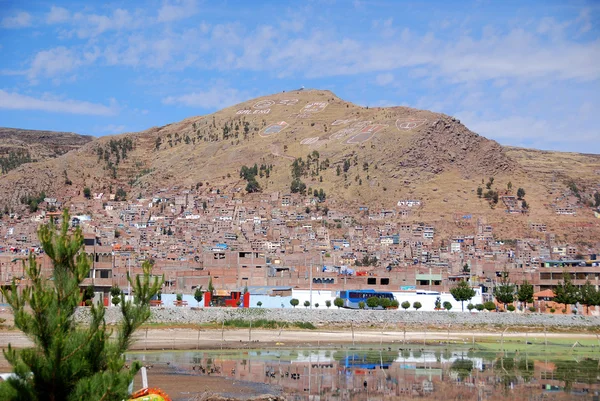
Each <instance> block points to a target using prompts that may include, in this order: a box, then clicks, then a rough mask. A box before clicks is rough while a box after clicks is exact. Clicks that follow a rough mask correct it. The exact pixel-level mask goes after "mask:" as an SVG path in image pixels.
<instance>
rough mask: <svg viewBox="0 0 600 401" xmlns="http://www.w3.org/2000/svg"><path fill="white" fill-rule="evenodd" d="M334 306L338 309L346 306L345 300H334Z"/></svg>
mask: <svg viewBox="0 0 600 401" xmlns="http://www.w3.org/2000/svg"><path fill="white" fill-rule="evenodd" d="M333 304H334V305H335V306H337V307H338V309H339V308H341V307H342V306H344V300H343V299H342V298H339V297H338V298H336V299H334V300H333Z"/></svg>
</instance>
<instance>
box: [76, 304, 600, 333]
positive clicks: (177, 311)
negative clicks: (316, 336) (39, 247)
mask: <svg viewBox="0 0 600 401" xmlns="http://www.w3.org/2000/svg"><path fill="white" fill-rule="evenodd" d="M88 317H89V310H88V309H87V308H79V309H78V310H77V313H76V319H77V320H78V321H80V322H83V321H87V319H88ZM119 319H120V310H119V309H118V308H108V309H107V311H106V321H107V323H109V324H114V323H116V322H117V321H118V320H119ZM232 319H243V320H258V319H266V320H275V321H278V322H288V323H293V322H303V323H311V324H313V325H315V326H317V327H347V326H350V325H354V326H356V327H383V326H384V325H386V324H387V325H388V326H393V325H399V326H409V327H415V328H419V327H421V326H447V325H452V326H454V327H457V326H470V327H471V326H496V327H497V326H507V327H511V326H517V327H527V326H534V327H541V326H546V327H549V328H577V327H579V328H584V329H586V330H589V329H593V328H594V327H597V328H598V329H599V330H600V317H597V316H581V315H563V314H554V315H549V314H539V313H516V312H508V313H490V312H474V313H470V312H446V311H437V312H419V311H404V310H346V309H337V308H331V309H305V308H295V309H293V308H286V309H260V308H252V309H234V308H152V316H151V318H150V320H149V322H150V323H163V324H172V325H185V324H208V323H221V322H223V321H224V320H232Z"/></svg>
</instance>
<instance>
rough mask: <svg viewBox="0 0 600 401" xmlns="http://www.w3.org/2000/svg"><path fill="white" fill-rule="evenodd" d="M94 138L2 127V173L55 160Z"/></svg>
mask: <svg viewBox="0 0 600 401" xmlns="http://www.w3.org/2000/svg"><path fill="white" fill-rule="evenodd" d="M92 140H93V137H91V136H86V135H78V134H73V133H70V132H54V131H37V130H26V129H19V128H6V127H0V165H1V167H2V172H3V173H5V172H7V171H8V170H12V169H14V168H16V167H18V166H19V165H21V164H24V163H28V162H31V161H40V160H45V159H48V158H55V157H58V156H61V155H64V154H65V153H67V152H69V151H71V150H74V149H78V148H79V147H81V146H83V145H85V144H86V143H88V142H90V141H92Z"/></svg>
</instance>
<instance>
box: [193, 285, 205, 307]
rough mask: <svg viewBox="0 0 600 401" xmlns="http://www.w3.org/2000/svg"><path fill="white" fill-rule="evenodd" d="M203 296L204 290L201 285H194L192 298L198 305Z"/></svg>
mask: <svg viewBox="0 0 600 401" xmlns="http://www.w3.org/2000/svg"><path fill="white" fill-rule="evenodd" d="M203 297H204V292H203V291H202V286H200V287H196V291H194V299H195V300H196V302H198V306H200V301H202V298H203Z"/></svg>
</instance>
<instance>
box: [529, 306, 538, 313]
mask: <svg viewBox="0 0 600 401" xmlns="http://www.w3.org/2000/svg"><path fill="white" fill-rule="evenodd" d="M528 309H529V312H535V311H536V310H535V306H530V307H529V308H528Z"/></svg>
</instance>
